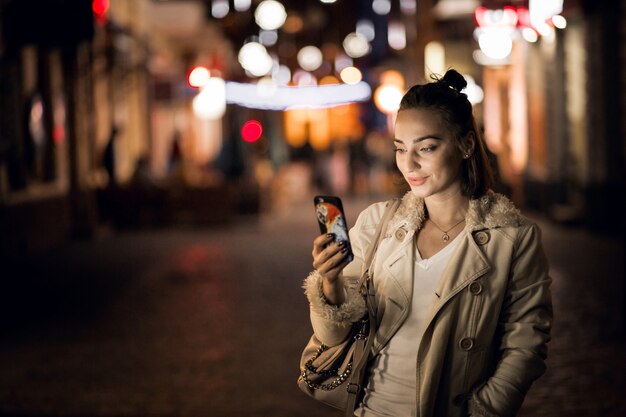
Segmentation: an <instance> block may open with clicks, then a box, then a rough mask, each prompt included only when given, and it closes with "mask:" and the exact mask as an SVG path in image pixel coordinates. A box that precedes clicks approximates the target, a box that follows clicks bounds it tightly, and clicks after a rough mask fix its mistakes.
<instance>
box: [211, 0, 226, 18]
mask: <svg viewBox="0 0 626 417" xmlns="http://www.w3.org/2000/svg"><path fill="white" fill-rule="evenodd" d="M229 11H230V6H229V5H228V0H213V3H212V4H211V16H213V17H214V18H215V19H222V18H224V17H226V15H228V12H229Z"/></svg>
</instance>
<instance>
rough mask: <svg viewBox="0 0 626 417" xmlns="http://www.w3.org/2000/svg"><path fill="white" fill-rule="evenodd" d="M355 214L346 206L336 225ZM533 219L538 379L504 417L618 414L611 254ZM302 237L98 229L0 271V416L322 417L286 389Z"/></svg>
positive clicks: (313, 228) (306, 244) (306, 250)
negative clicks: (547, 269)
mask: <svg viewBox="0 0 626 417" xmlns="http://www.w3.org/2000/svg"><path fill="white" fill-rule="evenodd" d="M368 203H369V201H366V200H365V199H347V200H346V201H345V206H346V210H347V214H348V220H349V222H351V223H353V222H354V220H355V217H356V214H357V213H358V211H360V210H361V209H362V208H364V207H365V206H366V205H367V204H368ZM533 218H534V219H535V220H536V221H538V222H539V223H540V225H541V227H542V229H543V232H544V243H545V248H546V252H547V254H548V257H549V259H550V262H551V267H552V269H551V274H552V276H553V279H554V283H553V293H554V302H555V322H554V330H553V341H552V342H551V344H550V352H549V359H548V371H547V373H546V374H545V376H544V377H543V378H542V379H540V380H539V381H538V382H537V383H536V384H535V385H534V386H533V387H532V389H531V392H530V394H529V396H528V397H527V399H526V402H525V404H524V406H523V409H522V412H521V413H520V416H526V417H530V416H532V417H543V416H545V417H548V416H550V417H556V416H568V417H578V416H580V417H582V416H589V417H592V416H603V417H611V416H614V417H617V416H624V415H626V400H625V399H624V395H623V390H624V386H626V355H624V352H625V350H624V342H623V333H622V338H621V339H620V337H619V332H620V326H621V330H622V332H623V323H622V322H621V318H623V311H624V300H623V299H622V295H623V293H624V291H623V288H621V285H623V282H624V281H623V277H624V261H623V247H622V246H621V244H620V243H619V242H618V241H616V240H614V239H611V238H606V237H601V236H598V235H594V234H591V233H589V232H588V231H587V230H584V229H575V228H565V227H563V226H558V225H555V224H554V223H550V222H547V221H545V220H542V218H540V217H534V216H533ZM317 232H318V230H317V225H316V223H315V220H314V217H313V211H312V207H310V202H309V201H306V202H299V203H294V204H291V205H288V206H286V207H284V208H283V209H282V210H281V211H280V212H273V213H272V214H267V213H266V214H263V215H262V216H260V217H242V218H238V219H237V220H236V221H233V222H232V223H231V224H229V225H225V226H217V227H213V228H197V227H188V228H180V227H179V228H161V229H159V228H156V229H149V230H147V229H143V230H134V231H121V232H115V231H108V232H106V231H104V232H101V233H100V234H99V235H98V237H97V238H96V239H93V240H86V241H73V242H68V243H65V244H63V245H61V246H59V247H57V248H56V249H53V250H50V251H46V252H41V253H39V254H33V255H32V256H29V257H28V258H27V259H21V260H11V261H6V260H5V261H4V265H5V268H3V270H4V271H7V270H9V271H10V272H9V274H6V272H3V279H2V282H3V289H2V291H1V296H0V297H1V300H0V305H1V307H0V308H1V309H2V312H1V319H0V320H1V334H0V369H1V370H2V371H1V372H0V416H19V417H39V416H41V417H52V416H94V417H95V416H103V417H114V416H115V417H119V416H137V417H139V416H155V417H156V416H159V417H160V416H193V417H196V416H197V417H201V416H202V417H207V416H212V417H213V416H215V417H236V416H267V417H283V416H284V417H287V416H289V417H295V416H302V417H308V416H310V417H313V416H324V415H328V416H331V415H338V414H337V413H336V412H333V411H332V410H329V409H327V408H325V407H323V406H321V405H318V404H316V403H315V402H314V401H313V400H310V399H308V398H307V397H306V396H304V394H302V393H300V392H299V391H298V389H297V387H296V384H295V381H296V378H297V375H298V360H299V354H300V351H301V349H302V348H303V346H304V344H305V343H306V341H307V338H308V336H309V335H310V332H311V330H310V325H309V322H308V309H307V304H306V300H305V298H304V295H303V294H302V289H301V287H300V286H301V281H302V279H303V278H304V277H305V276H306V274H307V272H308V270H309V268H310V262H311V260H310V251H311V249H310V241H311V239H312V237H313V236H314V235H315V234H316V233H317ZM7 267H8V269H7ZM620 340H621V341H620Z"/></svg>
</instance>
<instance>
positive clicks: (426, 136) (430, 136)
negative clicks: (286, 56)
mask: <svg viewBox="0 0 626 417" xmlns="http://www.w3.org/2000/svg"><path fill="white" fill-rule="evenodd" d="M426 139H436V140H443V138H441V137H439V136H438V135H424V136H420V137H418V138H415V139H413V140H412V141H411V142H412V143H418V142H421V141H423V140H426ZM393 141H394V142H399V143H404V141H402V140H400V139H394V140H393Z"/></svg>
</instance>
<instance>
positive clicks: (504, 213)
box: [389, 191, 524, 231]
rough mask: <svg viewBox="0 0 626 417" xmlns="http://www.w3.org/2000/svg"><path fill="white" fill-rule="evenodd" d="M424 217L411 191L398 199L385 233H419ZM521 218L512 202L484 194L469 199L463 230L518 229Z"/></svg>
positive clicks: (422, 209) (502, 197)
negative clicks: (513, 227) (396, 207)
mask: <svg viewBox="0 0 626 417" xmlns="http://www.w3.org/2000/svg"><path fill="white" fill-rule="evenodd" d="M425 218H426V206H425V205H424V199H423V198H419V197H416V196H415V194H413V193H412V192H411V191H409V192H407V193H406V194H405V195H404V197H403V198H402V202H401V203H400V207H398V210H397V211H396V213H395V214H394V216H393V218H392V219H391V222H390V223H389V227H390V229H389V230H395V229H397V228H399V227H404V228H405V229H406V230H419V229H420V228H421V227H422V223H423V222H424V219H425ZM523 223H524V217H523V216H522V215H521V213H520V211H519V210H518V209H517V208H515V206H514V205H513V203H512V202H511V201H510V200H509V199H508V198H506V197H505V196H503V195H502V194H498V193H495V192H493V191H488V192H487V193H486V194H485V195H483V196H482V197H479V198H476V199H471V200H470V203H469V209H468V210H467V214H466V215H465V224H466V227H467V228H468V229H469V230H470V231H473V230H479V229H485V228H486V229H493V228H496V227H506V226H520V225H522V224H523Z"/></svg>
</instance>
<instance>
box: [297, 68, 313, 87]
mask: <svg viewBox="0 0 626 417" xmlns="http://www.w3.org/2000/svg"><path fill="white" fill-rule="evenodd" d="M293 82H294V83H295V84H296V85H297V86H300V87H305V86H309V87H312V86H316V85H317V78H315V76H314V75H313V74H311V73H310V72H308V71H304V70H297V71H296V72H295V73H294V74H293Z"/></svg>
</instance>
